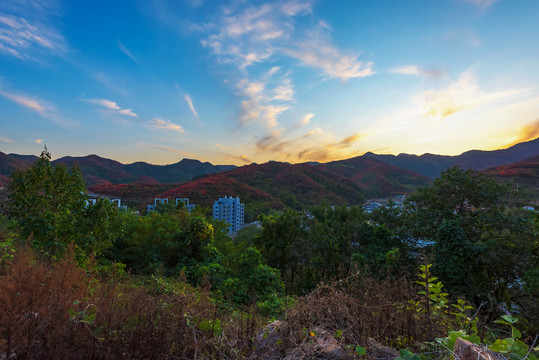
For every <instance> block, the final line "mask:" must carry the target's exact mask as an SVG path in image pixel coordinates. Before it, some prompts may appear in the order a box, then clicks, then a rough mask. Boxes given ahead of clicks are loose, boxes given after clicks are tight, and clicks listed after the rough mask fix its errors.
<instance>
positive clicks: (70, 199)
mask: <svg viewBox="0 0 539 360" xmlns="http://www.w3.org/2000/svg"><path fill="white" fill-rule="evenodd" d="M50 160H51V155H50V153H49V152H48V151H47V148H46V147H45V149H44V150H43V152H41V155H40V156H39V158H38V159H37V160H36V161H35V163H34V164H33V166H32V167H31V168H29V169H28V170H26V171H21V170H17V171H15V172H14V173H13V174H12V176H11V181H10V184H9V190H10V195H9V197H10V201H9V204H8V212H9V216H10V217H11V218H13V219H15V220H17V221H18V223H19V227H20V232H21V236H23V237H25V238H28V237H30V238H32V245H33V246H34V247H36V248H38V249H40V250H42V251H45V252H46V253H49V254H51V255H60V254H61V253H63V252H64V251H65V249H66V248H67V247H68V246H69V244H70V243H75V245H76V247H77V252H78V253H79V255H81V254H86V255H87V254H89V253H100V252H101V251H103V250H104V248H106V247H107V246H110V244H111V243H112V241H113V240H114V236H113V235H112V234H113V232H112V229H111V228H110V227H109V225H110V224H111V223H112V222H113V221H114V218H115V216H117V213H118V209H116V208H114V207H112V206H111V205H110V204H106V203H103V202H99V204H98V205H97V206H96V207H95V208H93V207H89V205H88V203H87V198H88V196H87V194H86V186H85V182H84V179H83V177H82V175H81V173H80V171H79V169H78V168H76V167H75V168H72V169H71V170H68V169H67V168H66V167H65V166H63V165H56V166H53V165H52V164H51V161H50Z"/></svg>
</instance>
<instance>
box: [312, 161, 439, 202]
mask: <svg viewBox="0 0 539 360" xmlns="http://www.w3.org/2000/svg"><path fill="white" fill-rule="evenodd" d="M319 167H321V168H323V169H326V170H328V171H331V172H334V173H336V174H339V175H341V176H344V177H347V178H351V179H353V180H355V181H357V182H358V183H360V184H362V185H364V186H365V187H366V189H368V190H367V191H368V194H369V196H371V197H385V196H393V195H400V194H409V193H411V192H412V191H414V190H415V189H416V188H418V187H422V186H427V185H429V184H430V183H431V181H430V180H429V178H427V177H426V176H424V175H420V174H417V173H414V172H412V171H410V170H406V169H403V168H399V167H397V166H393V165H391V164H388V163H385V162H384V161H382V160H379V159H376V158H372V157H369V156H358V157H355V158H352V159H347V160H340V161H333V162H329V163H326V164H321V165H319Z"/></svg>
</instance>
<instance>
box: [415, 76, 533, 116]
mask: <svg viewBox="0 0 539 360" xmlns="http://www.w3.org/2000/svg"><path fill="white" fill-rule="evenodd" d="M528 90H529V89H514V90H505V91H497V92H491V93H487V92H484V91H482V90H481V89H480V87H479V84H478V83H477V79H476V78H475V76H474V75H473V73H472V72H471V71H466V72H464V73H462V74H461V76H460V77H459V79H458V80H457V81H456V82H454V83H452V84H450V85H449V87H448V88H447V89H444V90H429V91H426V92H424V93H423V94H422V95H420V96H419V97H418V101H420V102H423V104H424V105H423V111H424V115H425V116H426V117H433V118H439V119H443V118H445V117H447V116H449V115H451V114H454V113H456V112H459V111H462V110H465V109H469V108H473V107H477V106H481V105H485V104H488V103H491V102H494V101H501V100H504V99H507V98H510V97H513V96H515V95H519V94H522V93H524V92H526V91H528Z"/></svg>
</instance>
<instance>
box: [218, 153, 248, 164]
mask: <svg viewBox="0 0 539 360" xmlns="http://www.w3.org/2000/svg"><path fill="white" fill-rule="evenodd" d="M225 155H226V156H228V157H229V158H231V159H236V160H239V161H242V162H244V163H246V164H251V163H253V161H252V160H251V159H249V158H248V157H247V156H245V155H239V156H238V155H232V154H225Z"/></svg>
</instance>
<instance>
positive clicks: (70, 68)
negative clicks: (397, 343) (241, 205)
mask: <svg viewBox="0 0 539 360" xmlns="http://www.w3.org/2000/svg"><path fill="white" fill-rule="evenodd" d="M538 18H539V1H536V0H437V1H432V0H414V1H404V0H394V1H389V0H388V1H386V0H378V1H373V0H356V1H350V0H331V1H329V0H326V1H323V0H287V1H284V0H283V1H241V0H232V1H225V0H221V1H210V0H144V1H143V0H141V1H135V0H133V1H98V0H96V1H91V2H82V1H71V2H67V1H59V0H10V1H4V2H0V124H1V126H0V151H2V152H5V153H11V152H14V153H19V154H36V155H37V154H39V153H40V151H41V150H42V149H43V146H44V145H45V144H46V145H47V147H48V149H49V151H50V152H51V153H52V155H53V158H58V157H62V156H66V155H71V156H83V155H88V154H97V155H100V156H103V157H108V158H112V159H115V160H118V161H121V162H123V163H131V162H135V161H146V162H149V163H154V164H168V163H173V162H177V161H179V160H180V159H182V158H194V159H199V160H201V161H210V162H212V163H216V164H237V165H243V164H247V163H250V162H253V161H255V162H259V163H261V162H265V161H268V160H280V161H288V162H292V163H295V162H305V161H321V162H325V161H331V160H337V159H343V158H348V157H352V156H357V155H361V154H363V153H365V152H366V151H373V152H376V153H393V154H398V153H401V152H407V153H415V154H422V153H425V152H430V153H438V154H459V153H461V152H464V151H466V150H470V149H496V148H503V147H507V146H509V145H511V144H514V143H517V142H520V141H524V140H529V139H533V138H535V137H537V136H539V89H538V84H539V71H538V69H539V46H538V45H539V44H538V41H539V40H538V39H539V22H538V21H537V19H538Z"/></svg>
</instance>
